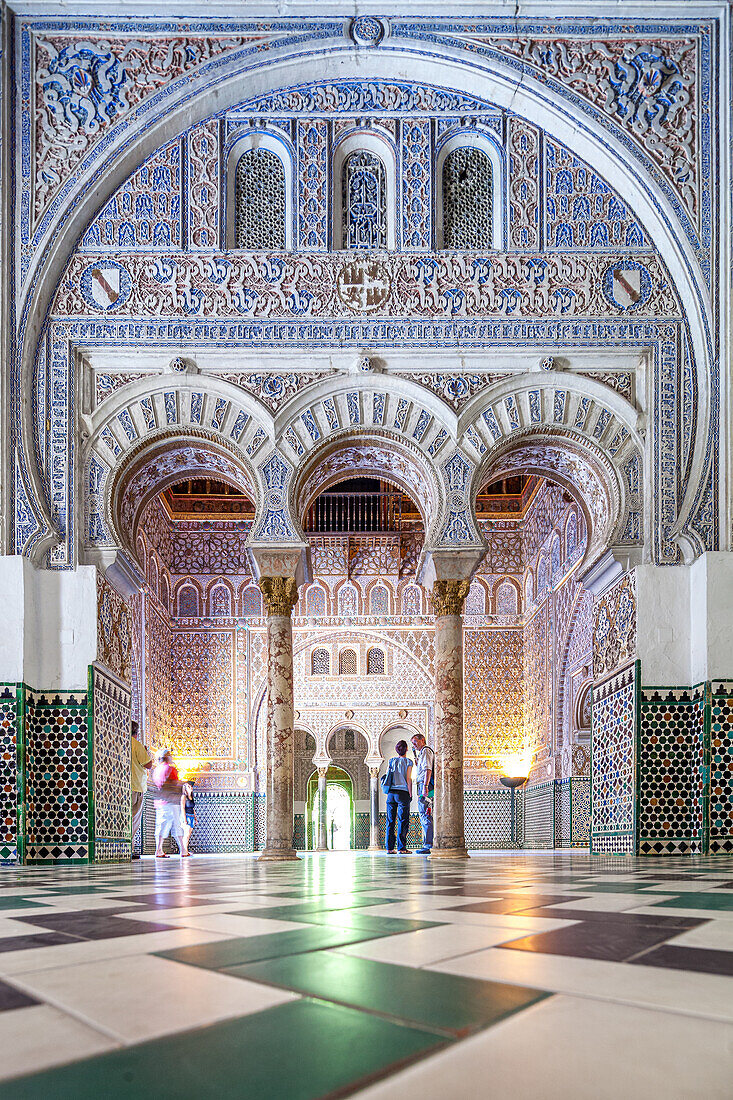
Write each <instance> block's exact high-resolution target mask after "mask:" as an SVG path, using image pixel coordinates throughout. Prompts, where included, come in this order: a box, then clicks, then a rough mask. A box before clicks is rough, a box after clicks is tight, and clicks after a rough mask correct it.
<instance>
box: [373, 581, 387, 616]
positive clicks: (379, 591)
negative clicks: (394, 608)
mask: <svg viewBox="0 0 733 1100" xmlns="http://www.w3.org/2000/svg"><path fill="white" fill-rule="evenodd" d="M369 613H370V614H371V615H389V592H388V591H387V589H386V588H385V587H384V585H383V584H378V585H375V587H374V588H373V589H372V590H371V592H370V593H369Z"/></svg>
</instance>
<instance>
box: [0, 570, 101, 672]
mask: <svg viewBox="0 0 733 1100" xmlns="http://www.w3.org/2000/svg"><path fill="white" fill-rule="evenodd" d="M0 596H2V599H3V606H4V608H5V610H6V615H5V621H4V623H3V630H2V631H0V680H3V681H9V682H13V681H15V682H18V681H21V680H22V681H24V682H25V683H26V684H28V685H29V686H30V687H32V688H37V689H38V690H43V691H81V690H86V687H87V670H88V667H89V665H90V664H91V663H92V661H94V660H95V659H96V656H97V579H96V569H95V567H94V566H91V565H85V566H80V567H79V568H78V569H76V570H74V571H73V572H71V571H69V572H53V571H51V570H48V569H36V568H35V567H34V566H33V565H32V563H31V562H30V561H29V560H28V559H27V558H20V557H0Z"/></svg>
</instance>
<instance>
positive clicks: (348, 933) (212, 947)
mask: <svg viewBox="0 0 733 1100" xmlns="http://www.w3.org/2000/svg"><path fill="white" fill-rule="evenodd" d="M382 934H388V933H382ZM379 936H380V933H379V932H376V931H369V930H364V929H341V928H336V927H332V926H324V925H313V926H312V927H311V928H300V929H297V930H295V931H292V932H271V933H269V935H264V936H245V937H242V938H238V939H236V940H219V941H218V942H217V943H202V944H196V945H195V946H193V947H177V948H174V949H172V950H171V951H156V952H154V954H156V955H159V956H160V958H162V959H175V960H176V962H183V963H188V964H189V965H191V966H201V967H204V968H205V969H206V970H224V969H227V968H229V967H232V966H237V965H238V964H241V963H248V962H258V961H259V960H261V959H278V958H280V957H281V956H284V955H300V954H302V953H303V952H305V951H318V950H323V949H325V948H328V947H345V946H346V944H349V943H361V942H362V941H364V940H373V939H378V938H379Z"/></svg>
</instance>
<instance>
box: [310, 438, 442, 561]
mask: <svg viewBox="0 0 733 1100" xmlns="http://www.w3.org/2000/svg"><path fill="white" fill-rule="evenodd" d="M301 463H302V464H301V466H300V467H299V469H298V472H297V475H296V477H295V478H294V479H293V482H292V486H291V490H290V508H291V512H292V514H293V515H294V516H297V517H298V518H299V520H300V521H301V522H302V519H303V517H305V515H306V513H307V511H308V509H309V508H310V506H311V504H312V503H313V501H314V500H315V499H316V497H318V496H319V494H320V493H322V492H324V491H325V490H326V489H329V488H330V487H331V486H332V485H336V484H338V482H339V481H343V480H344V479H345V478H348V477H352V476H354V474H355V473H356V472H357V471H358V475H359V476H362V477H376V478H381V479H383V480H384V481H387V482H389V483H390V484H392V485H394V486H396V487H397V488H398V489H402V490H403V491H404V492H405V493H407V495H408V496H409V497H410V499H411V500H412V501H414V503H415V504H416V505H417V507H418V509H419V511H420V513H421V515H422V518H423V524H424V527H425V542H426V544H428V543H429V541H430V538H432V535H433V532H434V531H436V530H438V529H439V528H440V526H441V522H442V520H443V518H444V516H445V509H446V495H445V491H444V488H443V485H442V484H441V481H440V480H439V478H438V476H437V471H436V470H435V468H434V465H433V463H432V462H431V461H428V460H427V459H426V456H425V455H424V453H423V452H422V450H421V449H420V448H419V447H418V446H417V445H416V444H415V442H414V441H413V440H409V439H405V438H404V437H401V436H399V435H397V434H396V433H395V432H390V431H387V430H386V429H384V428H374V427H372V428H343V429H341V430H340V431H336V432H334V433H333V434H332V435H331V436H329V437H328V438H327V439H325V440H324V441H323V442H322V443H320V444H319V445H316V446H314V448H313V450H312V451H311V452H310V454H308V455H306V454H305V451H304V453H303V455H302V456H301Z"/></svg>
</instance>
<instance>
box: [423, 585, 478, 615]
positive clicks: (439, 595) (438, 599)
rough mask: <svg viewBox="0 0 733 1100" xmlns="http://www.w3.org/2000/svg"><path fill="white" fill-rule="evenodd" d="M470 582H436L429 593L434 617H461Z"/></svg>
mask: <svg viewBox="0 0 733 1100" xmlns="http://www.w3.org/2000/svg"><path fill="white" fill-rule="evenodd" d="M470 587H471V582H470V581H457V580H436V581H434V582H433V590H432V592H431V593H430V602H431V603H432V606H433V614H435V615H461V614H462V613H463V605H464V603H465V602H466V596H467V595H468V590H469V588H470Z"/></svg>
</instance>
